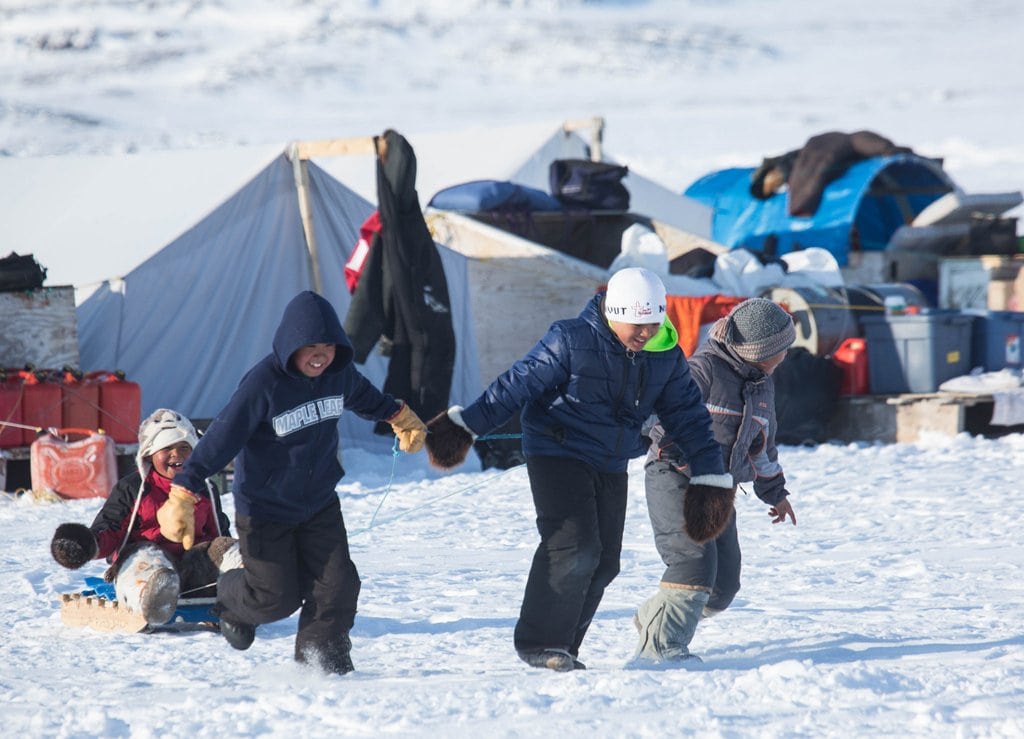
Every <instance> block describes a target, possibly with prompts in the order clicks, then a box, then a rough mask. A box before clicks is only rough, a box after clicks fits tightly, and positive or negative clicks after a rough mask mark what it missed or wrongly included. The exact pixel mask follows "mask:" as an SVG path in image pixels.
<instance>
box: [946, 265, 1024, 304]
mask: <svg viewBox="0 0 1024 739" xmlns="http://www.w3.org/2000/svg"><path fill="white" fill-rule="evenodd" d="M1021 267H1024V255H1021V254H1017V255H1014V256H980V257H947V258H945V259H942V260H940V261H939V307H940V308H952V309H956V310H964V309H972V310H1011V311H1016V310H1022V309H1024V270H1022V269H1021Z"/></svg>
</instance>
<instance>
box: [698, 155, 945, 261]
mask: <svg viewBox="0 0 1024 739" xmlns="http://www.w3.org/2000/svg"><path fill="white" fill-rule="evenodd" d="M753 171H754V169H753V168H745V167H737V168H733V169H723V170H719V171H717V172H712V173H710V174H707V175H705V176H704V177H701V178H700V179H699V180H697V181H696V182H694V183H693V184H692V185H690V187H688V188H687V189H686V192H685V195H686V196H687V197H690V198H693V199H695V200H698V201H700V202H702V203H704V204H706V205H708V206H710V207H711V208H712V210H713V211H714V214H713V215H712V222H711V224H712V225H711V233H712V239H713V240H714V241H717V242H718V243H720V244H725V245H726V246H731V247H733V248H743V249H747V250H749V251H753V252H764V251H765V241H766V239H768V238H769V236H771V235H774V236H775V237H776V239H777V240H778V241H777V243H776V245H775V248H774V254H775V255H777V256H781V255H783V254H786V253H788V252H791V251H797V250H799V249H805V248H808V247H812V246H817V247H821V248H823V249H827V250H828V251H829V252H831V253H832V255H833V256H835V258H836V261H838V262H839V264H840V265H841V266H842V265H846V264H847V263H848V261H849V252H850V251H851V250H857V249H860V250H864V251H881V250H882V249H885V247H886V244H888V243H889V238H890V237H891V236H892V234H893V232H895V231H896V229H897V228H899V227H900V226H903V225H905V224H908V223H910V221H911V220H913V218H914V216H916V215H917V214H918V213H920V212H921V211H922V210H924V209H925V207H926V206H928V205H929V204H930V203H931V202H933V201H934V200H937V199H938V198H939V197H941V196H942V195H944V194H946V193H947V192H950V191H951V190H952V189H954V185H953V182H952V180H950V179H949V176H948V175H947V174H946V173H945V172H943V171H942V167H941V166H940V165H939V164H937V163H936V162H934V161H932V160H930V159H925V158H923V157H918V156H915V155H912V154H897V155H895V156H890V157H875V158H872V159H864V160H862V161H859V162H857V163H855V164H853V165H852V166H851V167H850V168H849V169H847V170H846V171H845V172H844V173H843V175H842V176H841V177H839V178H837V179H835V180H833V181H832V182H830V183H829V184H828V186H827V187H826V188H825V191H824V195H823V196H822V199H821V205H819V206H818V210H817V212H816V213H815V214H814V215H813V216H810V217H793V216H790V215H789V214H788V213H787V211H786V193H785V191H783V192H780V193H776V194H775V195H773V196H772V197H770V198H768V199H767V200H760V199H758V198H755V197H754V196H752V195H751V194H750V175H751V173H752V172H753Z"/></svg>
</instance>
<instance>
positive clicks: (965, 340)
mask: <svg viewBox="0 0 1024 739" xmlns="http://www.w3.org/2000/svg"><path fill="white" fill-rule="evenodd" d="M972 323H973V318H972V317H971V316H965V315H963V314H961V313H960V312H959V311H945V310H944V311H931V312H928V313H921V314H918V315H903V316H864V317H863V318H862V319H861V325H862V326H863V327H864V338H865V340H866V341H867V345H868V346H867V353H868V372H869V375H870V381H871V392H872V393H874V394H876V395H898V394H900V393H933V392H935V391H936V390H938V389H939V385H940V384H942V383H943V382H945V381H946V380H948V379H950V378H952V377H958V376H960V375H966V374H968V373H969V372H970V371H971V328H972Z"/></svg>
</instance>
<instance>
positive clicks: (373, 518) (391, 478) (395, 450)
mask: <svg viewBox="0 0 1024 739" xmlns="http://www.w3.org/2000/svg"><path fill="white" fill-rule="evenodd" d="M520 436H522V434H491V435H488V436H478V437H477V441H480V440H481V439H482V440H484V441H486V440H488V439H518V438H519V437H520ZM398 455H399V451H398V437H397V436H396V437H395V443H394V444H393V445H392V447H391V475H390V476H389V477H388V482H387V486H386V487H385V488H384V495H383V496H382V497H381V499H380V503H378V504H377V508H376V510H374V512H373V515H372V516H370V523H368V524H367V525H366V526H365V527H364V528H361V529H358V530H356V531H353V532H351V533H349V535H348V536H349V538H350V539H351V538H352V537H353V536H358V535H359V534H365V533H366V532H367V531H369V530H370V529H375V528H378V527H379V526H384V525H386V524H389V523H392V522H394V521H397V520H398V519H400V518H404V517H405V516H408V515H409V514H410V513H415V512H416V511H419V510H422V509H424V508H429V507H430V506H432V505H434V504H435V503H440V502H441V501H442V500H445V499H447V498H451V497H454V496H456V495H459V494H461V493H464V492H466V491H467V490H472V489H473V488H478V487H481V486H482V485H486V484H487V483H489V482H491V481H492V480H497V479H498V478H499V477H501V476H502V475H506V474H508V473H509V472H512V471H513V470H516V469H518V468H520V467H522V466H523V465H521V464H519V465H516V466H515V467H509V468H508V469H507V470H502V471H501V472H499V473H498V474H496V475H491V476H490V477H488V478H487V479H486V480H481V481H480V482H475V483H473V484H472V485H467V486H466V487H464V488H459V489H458V490H454V491H452V492H450V493H447V494H446V495H442V496H439V497H437V498H432V499H430V500H427V501H424V502H423V503H420V504H419V505H417V506H413V507H412V508H409V509H407V510H405V511H402V512H401V513H399V514H398V515H396V516H392V517H391V518H388V519H385V520H384V521H381V522H380V523H379V524H378V523H376V520H377V514H378V513H379V512H380V509H381V507H382V506H383V505H384V501H385V500H387V498H388V495H389V494H390V493H391V484H392V483H393V482H394V480H395V469H396V468H397V466H398Z"/></svg>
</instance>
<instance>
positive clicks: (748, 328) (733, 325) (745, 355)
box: [711, 298, 796, 362]
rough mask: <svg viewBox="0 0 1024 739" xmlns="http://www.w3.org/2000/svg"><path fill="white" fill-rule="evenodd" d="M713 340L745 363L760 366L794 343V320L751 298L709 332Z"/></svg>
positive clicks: (770, 305) (769, 303)
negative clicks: (728, 347) (734, 353)
mask: <svg viewBox="0 0 1024 739" xmlns="http://www.w3.org/2000/svg"><path fill="white" fill-rule="evenodd" d="M711 336H712V338H715V339H718V340H719V341H721V342H723V343H724V344H727V345H728V346H730V347H732V349H733V351H735V352H736V354H738V355H739V356H740V357H741V358H742V359H745V360H746V361H748V362H763V361H764V360H766V359H769V358H770V357H774V356H775V355H776V354H778V353H779V352H783V351H785V350H786V349H788V348H789V347H790V346H791V345H792V344H793V342H794V341H796V328H794V326H793V318H792V316H790V315H789V314H788V313H786V311H784V310H782V308H780V307H779V306H778V305H776V304H775V303H773V302H772V301H770V300H768V299H767V298H750V299H749V300H744V301H743V302H742V303H740V304H739V305H737V306H736V307H735V308H733V309H732V310H731V311H729V315H727V316H726V317H725V318H722V319H719V320H718V321H717V322H716V323H715V325H714V326H713V327H712V329H711Z"/></svg>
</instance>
